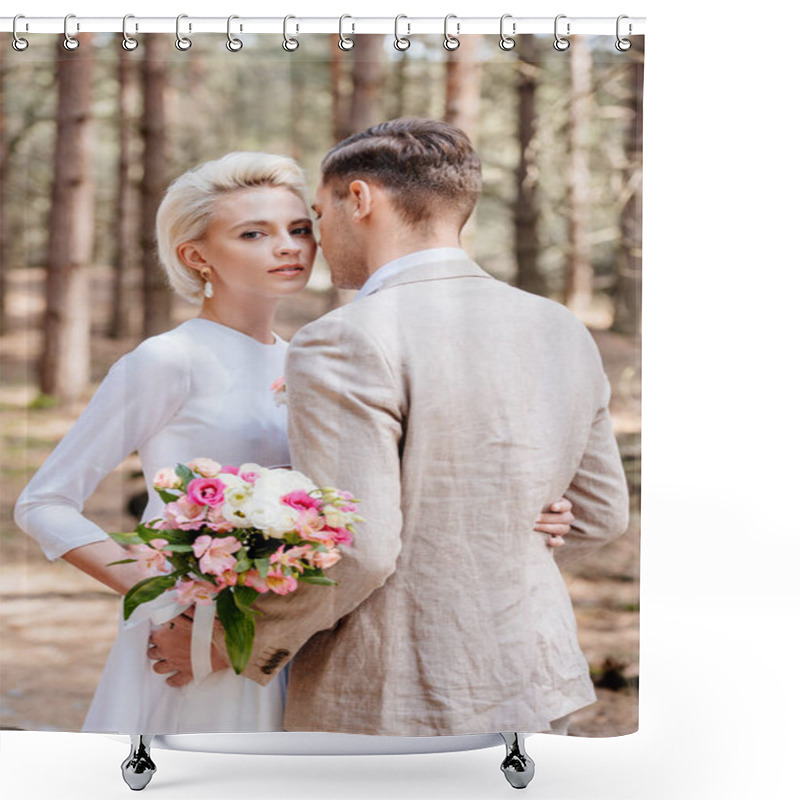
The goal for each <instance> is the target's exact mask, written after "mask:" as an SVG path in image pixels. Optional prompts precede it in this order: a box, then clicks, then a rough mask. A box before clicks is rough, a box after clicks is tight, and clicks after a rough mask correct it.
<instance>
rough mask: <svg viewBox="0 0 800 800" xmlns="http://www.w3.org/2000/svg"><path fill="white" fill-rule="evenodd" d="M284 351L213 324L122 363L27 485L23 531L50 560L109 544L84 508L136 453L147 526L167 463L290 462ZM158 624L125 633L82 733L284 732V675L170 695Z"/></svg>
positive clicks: (196, 325)
mask: <svg viewBox="0 0 800 800" xmlns="http://www.w3.org/2000/svg"><path fill="white" fill-rule="evenodd" d="M286 348H287V344H286V342H285V341H283V340H282V339H279V338H277V337H276V342H275V344H271V345H265V344H262V343H261V342H258V341H257V340H255V339H253V338H252V337H250V336H247V335H245V334H243V333H240V332H239V331H236V330H234V329H232V328H229V327H226V326H224V325H220V324H218V323H215V322H212V321H210V320H205V319H193V320H190V321H189V322H185V323H184V324H182V325H179V326H178V327H177V328H174V329H173V330H171V331H169V332H168V333H164V334H161V335H160V336H154V337H152V338H150V339H147V340H146V341H144V342H142V344H140V345H139V346H138V347H137V348H136V349H135V350H133V351H132V352H130V353H128V354H127V355H125V356H123V357H122V358H121V359H120V360H119V361H118V362H117V363H116V364H114V366H113V367H112V368H111V370H110V371H109V373H108V375H107V377H106V378H105V380H104V381H103V382H102V384H101V385H100V387H99V388H98V390H97V392H96V393H95V395H94V397H93V398H92V400H91V402H90V403H89V405H88V406H87V408H86V410H85V411H84V413H83V414H82V415H81V417H80V419H79V420H78V421H77V422H76V423H75V425H74V426H73V427H72V429H71V430H70V431H69V433H68V434H67V435H66V436H65V437H64V439H63V440H62V441H61V443H60V444H59V445H58V447H57V448H56V449H55V450H54V451H53V453H52V455H51V456H50V457H49V458H48V459H47V461H46V462H45V464H44V465H43V466H42V468H41V469H40V470H39V472H38V473H37V474H36V475H35V476H34V478H33V480H32V481H31V482H30V484H29V485H28V486H27V487H26V489H25V491H24V492H23V494H22V495H21V497H20V499H19V501H18V504H17V510H16V518H17V522H18V524H19V525H20V527H22V528H23V529H24V530H26V531H27V532H28V533H29V534H31V535H32V536H33V537H34V538H36V539H37V540H38V541H39V543H40V545H41V546H42V548H43V550H44V552H45V553H46V555H47V556H48V557H49V558H57V557H58V556H60V555H63V553H65V552H67V551H68V550H71V549H73V548H75V547H79V546H80V545H85V544H89V543H91V542H96V541H100V540H102V539H104V538H106V534H105V532H104V531H103V530H101V529H100V528H99V527H98V526H97V525H95V524H94V523H93V522H91V521H90V520H89V519H87V518H86V517H85V516H83V514H82V513H81V512H82V509H83V504H84V502H85V500H86V499H87V498H88V497H89V495H91V494H92V492H93V491H94V490H95V488H96V487H97V485H98V483H99V482H100V481H101V480H102V479H103V478H104V477H105V476H106V475H107V474H108V473H109V472H111V470H113V469H114V468H115V467H116V466H117V465H118V464H119V463H120V462H121V461H122V460H123V459H124V458H126V457H127V456H128V455H129V454H130V453H131V452H133V451H138V453H139V457H140V459H141V462H142V467H143V470H144V474H145V477H146V478H147V482H148V491H149V502H148V505H147V509H146V511H145V513H144V515H143V520H151V519H154V518H155V517H157V516H158V515H159V512H160V511H161V509H162V507H163V503H162V502H161V499H160V498H159V497H158V495H157V494H156V493H155V492H154V491H153V490H152V478H153V476H154V475H155V473H156V472H157V471H158V470H159V469H160V468H162V467H168V466H174V465H175V464H176V463H186V462H187V461H190V460H191V459H193V458H197V457H200V456H203V457H208V458H212V459H214V460H215V461H218V462H220V463H221V464H234V465H239V464H243V463H246V462H254V463H258V464H261V465H263V466H281V465H284V466H285V465H287V464H288V463H289V449H288V444H287V441H286V409H285V408H282V407H280V406H276V404H275V402H274V399H273V395H272V392H271V391H270V386H271V385H272V382H273V381H274V380H275V379H276V378H279V377H282V376H283V366H284V361H285V357H286ZM150 627H151V625H150V623H149V621H148V620H145V621H143V622H141V623H139V624H137V625H134V626H132V627H125V626H123V625H121V627H120V631H119V634H118V637H117V640H116V642H115V643H114V646H113V649H112V651H111V654H110V656H109V659H108V662H107V664H106V667H105V669H104V671H103V675H102V677H101V679H100V684H99V686H98V688H97V691H96V693H95V696H94V699H93V700H92V704H91V707H90V709H89V713H88V715H87V717H86V720H85V722H84V726H83V730H85V731H95V732H105V733H125V734H131V733H160V734H172V733H212V732H214V733H217V732H225V731H230V732H234V731H235V732H247V731H270V730H273V731H274V730H282V724H281V720H282V717H283V705H284V686H285V680H286V679H285V677H278V678H276V679H275V680H273V681H272V682H270V683H269V684H268V685H267V686H260V685H259V684H257V683H255V682H254V681H251V680H249V679H247V678H243V677H240V676H237V675H236V674H235V673H234V672H233V671H232V670H224V671H221V672H217V673H213V674H212V675H209V676H208V678H206V679H205V680H204V681H202V682H201V683H197V682H194V683H192V684H190V685H189V686H187V687H184V688H182V689H175V688H172V687H170V686H167V685H166V683H165V679H164V677H163V676H161V675H157V674H155V673H154V672H153V670H152V663H153V662H152V661H151V660H150V659H148V658H147V655H146V652H147V646H148V637H149V634H150ZM86 634H87V636H91V635H92V634H91V631H87V632H86ZM285 673H286V670H284V671H283V672H282V673H281V676H284V675H285Z"/></svg>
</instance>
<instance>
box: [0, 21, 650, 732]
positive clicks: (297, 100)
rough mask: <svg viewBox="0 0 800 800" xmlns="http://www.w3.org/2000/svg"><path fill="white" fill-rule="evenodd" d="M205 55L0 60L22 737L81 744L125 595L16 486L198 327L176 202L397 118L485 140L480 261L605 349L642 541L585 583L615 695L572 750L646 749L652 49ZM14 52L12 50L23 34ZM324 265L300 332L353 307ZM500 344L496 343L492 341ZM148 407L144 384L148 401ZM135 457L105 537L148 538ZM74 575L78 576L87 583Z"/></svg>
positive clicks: (3, 466)
mask: <svg viewBox="0 0 800 800" xmlns="http://www.w3.org/2000/svg"><path fill="white" fill-rule="evenodd" d="M242 38H243V41H244V48H243V49H242V50H241V51H239V52H238V53H229V52H228V51H227V50H226V49H225V47H224V37H213V36H209V35H203V36H198V37H196V39H195V40H194V42H193V46H192V48H191V49H190V50H189V51H187V52H183V53H179V52H177V51H176V49H175V47H174V39H173V37H170V36H167V35H162V34H148V35H146V36H142V37H141V43H140V46H139V47H138V49H137V50H135V51H132V52H126V51H124V50H122V48H120V46H119V37H118V36H114V35H111V34H108V35H106V34H94V35H92V34H81V35H80V47H79V48H78V50H76V51H74V52H72V53H67V52H65V51H64V50H63V48H62V46H61V39H60V37H53V38H50V37H44V36H43V37H36V39H32V40H31V46H30V47H29V48H28V50H27V51H25V52H24V53H17V52H15V51H14V50H12V48H11V47H10V37H5V38H4V40H3V41H0V108H1V109H2V113H1V114H0V378H2V385H1V387H0V424H1V425H2V440H1V443H0V556H2V562H1V563H0V580H1V581H2V588H1V589H0V621H1V622H2V639H0V693H1V694H0V725H2V726H3V727H10V728H22V729H37V730H78V729H79V728H80V725H81V723H82V720H83V716H84V714H85V712H86V709H87V707H88V703H89V700H90V698H91V694H92V692H93V689H94V686H95V685H96V683H97V680H98V679H99V675H100V671H101V669H102V666H103V664H104V662H105V658H106V655H107V653H108V650H109V648H110V646H111V642H112V640H113V637H114V634H115V631H116V624H117V601H116V598H115V596H114V595H112V594H111V593H110V591H106V590H105V589H104V588H103V587H101V586H100V585H99V584H95V583H94V582H93V581H92V580H90V579H89V578H86V577H85V576H83V575H82V574H80V573H78V572H77V570H74V569H73V568H71V567H69V566H68V565H66V564H65V563H63V562H56V563H55V564H52V565H51V564H49V563H48V562H47V561H46V559H45V558H44V556H43V555H42V554H41V552H40V551H39V548H38V546H37V545H36V543H35V542H33V541H32V540H30V539H29V538H28V537H27V536H25V535H24V534H23V533H22V532H21V531H19V530H18V529H17V528H16V527H15V525H14V523H13V517H12V509H13V504H14V501H15V499H16V496H17V495H18V493H19V491H20V490H21V489H22V487H23V486H24V485H25V483H26V482H27V480H28V479H29V478H30V477H31V475H32V474H33V472H35V470H36V469H37V468H38V467H39V465H40V464H41V463H42V461H43V460H44V459H45V458H46V457H47V455H48V453H49V452H50V450H52V448H53V446H54V445H55V444H56V443H57V442H58V440H59V439H60V438H61V436H63V434H64V433H65V432H66V430H67V429H68V428H69V426H70V424H71V423H72V422H73V421H74V419H75V418H76V416H77V414H79V413H80V411H81V409H82V408H83V406H84V405H85V403H86V402H87V400H88V398H89V397H90V396H91V393H92V391H93V389H94V388H95V387H96V385H97V383H98V382H99V381H100V380H101V379H102V377H103V375H104V374H105V373H106V371H107V370H108V368H109V366H110V365H111V364H112V363H113V362H114V361H115V360H116V359H117V358H119V357H120V356H121V355H122V354H124V353H125V352H127V351H129V350H131V349H132V348H133V347H135V346H136V344H137V343H138V342H139V341H141V340H142V339H143V338H145V337H147V336H151V335H154V334H157V333H160V332H162V331H164V330H167V329H168V328H170V327H173V326H174V325H176V324H178V323H179V322H182V321H184V320H185V319H187V318H189V317H190V316H192V315H194V314H195V313H196V310H197V309H196V307H192V306H188V305H187V304H186V303H184V302H183V301H181V300H180V299H179V298H176V297H174V296H173V295H172V294H171V293H170V291H169V289H168V288H167V285H166V283H165V281H164V280H163V277H162V275H161V271H160V267H159V265H158V263H157V259H156V255H155V242H154V238H153V229H154V219H155V212H156V209H157V207H158V204H159V202H160V199H161V197H162V195H163V192H164V190H165V188H166V186H167V185H168V183H169V182H170V181H171V180H172V179H173V178H174V177H176V176H178V175H179V174H181V173H182V172H184V171H185V170H186V169H188V168H190V167H192V166H194V165H195V164H198V163H200V162H202V161H205V160H208V159H212V158H217V157H219V156H220V155H223V154H224V153H226V152H229V151H232V150H262V151H268V152H276V153H286V154H288V155H291V156H293V157H294V158H296V159H297V160H298V161H299V162H300V164H301V165H302V166H303V167H304V168H305V169H306V171H307V174H308V177H309V182H310V185H311V188H312V191H313V188H314V186H315V183H316V168H317V165H318V163H319V161H320V159H321V158H322V156H323V155H324V154H325V152H326V151H327V150H328V149H329V148H330V147H331V146H332V145H333V144H334V143H335V142H337V141H339V140H340V139H341V138H343V137H345V136H347V135H349V134H350V133H352V132H355V131H358V130H361V129H363V128H365V127H367V126H368V125H370V124H373V123H375V122H378V121H381V120H384V119H391V118H394V117H399V116H428V117H435V118H440V119H445V120H447V121H449V122H452V123H454V124H456V125H458V126H459V127H461V128H463V129H464V130H465V131H466V132H467V133H468V134H469V135H470V137H471V138H472V140H473V142H474V143H475V144H476V147H477V149H478V152H479V154H480V156H481V158H482V161H483V166H484V192H483V196H482V198H481V201H480V203H479V206H478V209H477V211H476V213H475V215H474V216H473V219H472V220H471V221H470V223H469V224H468V227H467V229H466V231H465V236H464V244H465V248H466V249H467V250H468V251H469V252H470V254H471V255H472V256H473V257H474V258H475V260H477V261H478V262H479V263H480V264H481V265H482V266H483V267H484V268H485V269H487V270H488V271H489V272H491V273H492V274H494V275H495V276H497V277H498V278H500V279H502V280H505V281H508V282H509V283H512V284H514V285H517V286H519V287H521V288H522V289H525V290H527V291H530V292H534V293H537V294H541V295H544V296H547V297H551V298H553V299H555V300H558V301H559V302H562V303H565V304H566V305H567V306H568V307H570V308H571V309H572V310H573V311H574V312H575V313H576V314H577V315H578V316H579V317H581V318H582V319H583V320H584V322H585V323H586V324H587V325H588V326H589V328H590V330H591V331H592V333H593V335H594V336H595V338H596V340H597V342H598V345H599V347H600V350H601V353H602V354H603V358H604V363H605V366H606V370H607V372H608V375H609V378H610V380H611V383H612V390H613V398H612V415H613V418H614V425H615V430H616V432H617V436H618V441H619V444H620V449H621V452H622V454H623V459H624V462H625V465H626V471H627V473H628V477H629V482H630V487H631V504H632V508H631V511H632V514H631V529H630V531H629V532H628V534H627V535H626V536H624V537H623V538H622V539H620V540H618V541H617V542H615V543H614V544H613V545H610V546H609V547H607V548H605V549H604V550H602V551H601V552H600V553H598V554H597V556H595V557H594V558H593V559H592V560H591V561H590V562H588V563H583V564H579V565H578V566H576V567H575V568H573V569H572V570H571V572H570V574H569V575H567V576H566V578H567V583H568V586H569V589H570V593H571V595H572V598H573V602H574V604H575V609H576V616H577V618H578V624H579V632H580V638H581V644H582V646H583V648H584V652H585V653H586V655H587V658H588V659H589V662H590V666H591V669H592V675H593V678H594V680H595V684H596V686H597V691H598V697H599V702H598V703H596V704H595V705H593V706H591V707H589V708H587V709H585V710H583V711H581V712H579V713H578V714H577V715H576V716H575V720H574V724H573V727H572V731H571V732H572V733H574V734H576V735H583V736H609V735H617V734H624V733H630V732H633V731H634V730H635V729H636V720H637V689H638V672H639V665H638V602H639V601H638V597H639V595H638V552H639V551H638V541H639V539H638V537H639V513H638V498H639V466H640V418H641V413H640V402H641V396H640V380H641V368H640V367H641V362H640V347H639V340H640V331H641V307H640V298H641V280H642V271H641V257H642V254H641V192H642V78H643V64H644V43H643V37H633V38H632V41H633V47H632V49H631V50H630V51H628V52H627V53H619V52H617V51H616V50H615V49H614V47H613V41H614V40H613V38H609V37H588V36H584V37H572V38H571V46H570V48H569V50H567V51H566V52H563V53H562V52H556V51H555V50H554V49H553V47H552V41H551V40H550V39H547V38H546V37H543V38H538V37H532V36H524V37H522V36H521V37H517V45H516V47H515V48H514V50H512V51H510V52H502V51H500V50H499V48H498V46H497V40H496V38H495V37H489V36H486V37H483V36H463V37H461V46H460V47H459V49H458V50H456V51H452V52H448V51H446V50H444V49H443V48H442V45H441V39H440V38H439V37H424V36H419V37H413V38H412V46H411V47H410V48H409V49H408V50H406V51H403V52H399V51H397V50H396V49H395V48H394V47H393V46H392V42H393V39H392V38H391V37H383V36H377V35H370V36H360V37H356V46H355V47H354V48H353V50H352V51H349V52H342V51H341V50H340V49H339V47H338V46H337V44H338V36H330V37H328V36H307V37H302V39H301V47H300V49H299V50H298V51H297V52H295V53H285V52H284V51H283V50H282V49H281V44H280V43H281V39H280V37H273V36H244V37H242ZM6 39H7V40H6ZM349 298H350V293H347V292H339V291H337V290H335V289H333V288H332V287H331V285H330V281H329V279H328V273H327V268H326V266H325V263H324V259H323V258H322V257H321V256H320V257H319V258H318V263H317V267H316V270H315V274H314V276H313V278H312V281H311V283H310V285H309V288H308V289H307V290H306V291H305V292H304V293H303V294H302V295H301V296H299V297H297V298H292V299H290V300H288V301H285V302H284V303H283V304H282V305H281V307H280V311H279V318H278V322H277V330H278V332H279V333H280V334H281V335H282V336H284V337H286V338H290V337H291V335H292V334H293V333H294V332H295V331H296V330H297V328H298V327H300V326H301V325H303V324H305V323H306V322H308V321H309V320H311V319H313V318H315V317H317V316H319V315H321V314H323V313H325V312H326V311H327V310H330V309H331V308H333V307H335V306H336V305H337V304H340V303H342V302H347V301H348V299H349ZM487 333H489V335H490V332H487ZM142 391H147V387H142ZM143 488H144V479H143V476H142V475H141V471H140V469H139V466H138V461H137V460H136V457H135V455H133V456H131V457H130V458H129V459H127V460H126V461H125V462H124V463H123V464H121V465H120V466H119V467H118V468H117V469H116V470H115V471H114V472H113V473H112V474H111V475H109V476H108V478H106V480H104V481H103V482H102V484H101V486H100V488H99V489H98V491H97V492H96V494H95V496H94V497H93V498H92V499H91V501H90V502H89V503H88V504H87V508H86V513H87V515H88V516H90V517H91V518H92V519H94V520H95V521H96V522H97V523H98V524H100V525H101V526H103V527H105V528H106V529H107V530H130V529H132V528H133V526H134V525H135V524H136V522H137V521H138V520H137V518H136V516H135V515H136V513H137V512H138V511H139V507H138V505H137V497H138V496H139V495H140V493H141V492H142V490H143ZM73 573H74V574H73Z"/></svg>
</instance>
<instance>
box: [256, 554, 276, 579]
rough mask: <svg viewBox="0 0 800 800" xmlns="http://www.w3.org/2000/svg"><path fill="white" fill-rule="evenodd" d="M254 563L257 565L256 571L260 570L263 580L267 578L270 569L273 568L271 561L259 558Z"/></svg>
mask: <svg viewBox="0 0 800 800" xmlns="http://www.w3.org/2000/svg"><path fill="white" fill-rule="evenodd" d="M254 563H255V565H256V569H257V570H258V574H259V575H260V576H261V577H262V578H266V577H267V573H268V572H269V570H270V567H271V566H272V564H271V563H270V560H269V559H268V558H257V559H256V560H255V562H254Z"/></svg>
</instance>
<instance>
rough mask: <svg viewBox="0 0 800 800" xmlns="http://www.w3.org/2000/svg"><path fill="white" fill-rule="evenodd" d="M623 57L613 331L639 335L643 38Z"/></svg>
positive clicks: (640, 314)
mask: <svg viewBox="0 0 800 800" xmlns="http://www.w3.org/2000/svg"><path fill="white" fill-rule="evenodd" d="M631 42H632V43H633V46H632V47H631V49H630V50H629V51H628V52H627V54H626V56H627V57H628V58H629V59H631V61H632V62H633V63H631V65H630V69H631V74H630V91H631V123H630V128H629V131H628V145H627V154H626V155H627V162H628V163H627V167H626V183H627V191H628V193H629V195H628V199H627V201H626V202H625V205H624V206H623V209H622V220H621V227H622V240H621V242H620V248H619V255H618V267H617V275H618V278H617V285H616V290H615V293H614V306H615V307H614V329H615V330H617V331H619V332H620V333H629V334H634V335H638V334H639V333H641V327H642V307H641V305H642V87H643V81H644V36H632V37H631Z"/></svg>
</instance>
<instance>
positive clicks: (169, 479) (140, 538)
mask: <svg viewBox="0 0 800 800" xmlns="http://www.w3.org/2000/svg"><path fill="white" fill-rule="evenodd" d="M153 487H154V489H155V490H156V492H158V494H159V496H160V497H161V499H162V500H163V501H164V503H165V506H164V509H163V512H162V515H161V517H160V518H158V519H155V520H153V521H151V522H147V523H142V524H140V525H139V526H138V527H137V529H136V532H135V533H131V534H112V535H113V537H114V538H115V539H116V540H117V541H119V542H120V543H121V544H123V545H126V546H127V547H128V550H129V552H130V553H131V557H130V558H127V559H122V560H120V561H117V562H114V563H115V564H121V563H132V562H134V561H138V562H140V563H142V564H143V565H144V566H146V567H147V568H148V569H149V571H150V572H151V573H152V574H151V576H150V577H147V578H145V579H144V580H142V581H140V582H139V583H137V584H136V585H135V586H133V587H132V588H131V589H130V590H129V591H128V592H127V594H126V595H125V599H124V603H123V614H124V617H125V619H126V620H127V619H129V618H130V616H131V615H132V614H133V612H134V611H135V610H136V609H137V608H138V607H139V606H140V605H142V604H143V603H147V602H150V601H152V600H155V599H156V598H158V597H160V596H162V595H164V594H165V593H168V592H169V593H170V595H171V599H173V600H174V601H175V602H176V603H177V604H178V605H179V606H181V608H186V607H189V606H210V605H212V604H215V605H216V615H217V616H218V618H219V621H220V623H221V624H222V627H223V629H224V630H225V644H226V649H227V654H228V658H229V659H230V662H231V666H232V667H233V669H234V670H235V671H236V673H237V674H241V672H242V671H243V670H244V668H245V666H246V665H247V662H248V660H249V659H250V656H251V653H252V649H253V640H254V636H255V622H254V620H255V615H256V614H257V613H259V612H258V610H257V609H255V608H253V603H254V602H255V600H256V599H258V598H259V597H260V596H262V595H266V594H268V593H270V592H272V593H274V594H279V595H285V594H288V593H290V592H294V591H296V590H297V588H298V586H299V584H300V583H301V582H302V583H312V584H320V585H334V584H335V581H333V580H331V579H330V578H329V577H327V576H326V575H325V570H326V569H328V568H329V567H332V566H333V565H334V564H336V563H337V562H338V561H339V560H340V559H341V557H342V553H341V551H340V549H339V548H340V547H342V546H347V545H349V544H351V542H352V539H353V532H354V526H355V524H356V523H358V522H362V521H363V520H362V518H361V517H360V516H359V515H358V514H357V503H358V501H356V500H355V499H354V498H353V496H352V495H351V494H349V493H348V492H344V491H339V490H338V489H334V488H330V487H318V486H316V485H315V484H314V483H313V482H312V481H311V480H310V479H309V478H308V477H306V476H305V475H303V474H302V473H300V472H297V471H294V470H289V469H282V468H277V469H268V468H265V467H261V466H259V465H258V464H243V465H241V466H238V467H236V466H222V465H221V464H218V463H217V462H215V461H212V460H211V459H208V458H196V459H194V460H193V461H190V462H189V463H188V464H178V465H176V466H175V467H166V468H164V469H161V470H159V471H158V473H157V474H156V476H155V478H154V480H153ZM173 610H174V608H173Z"/></svg>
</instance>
